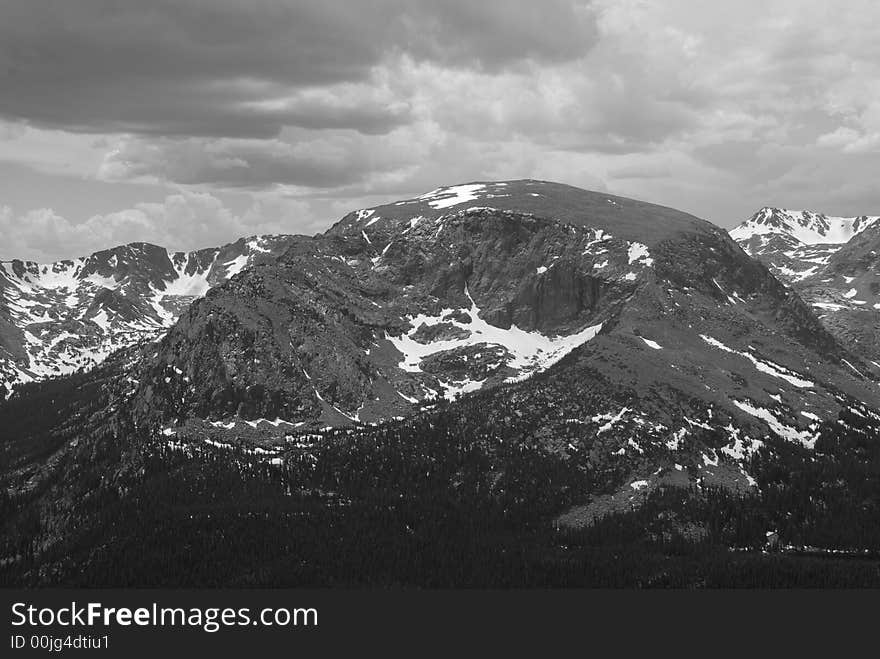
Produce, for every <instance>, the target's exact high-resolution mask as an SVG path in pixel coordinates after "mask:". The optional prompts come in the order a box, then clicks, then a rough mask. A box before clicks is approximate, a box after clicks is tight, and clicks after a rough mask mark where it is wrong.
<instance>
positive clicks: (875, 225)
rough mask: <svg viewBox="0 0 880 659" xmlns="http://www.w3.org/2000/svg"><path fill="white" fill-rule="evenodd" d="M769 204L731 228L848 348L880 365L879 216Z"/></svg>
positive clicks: (872, 364) (879, 367)
mask: <svg viewBox="0 0 880 659" xmlns="http://www.w3.org/2000/svg"><path fill="white" fill-rule="evenodd" d="M877 220H878V218H877V217H872V216H860V217H849V218H845V217H827V216H825V215H821V214H817V213H811V212H809V211H797V212H796V211H785V210H779V209H769V208H765V209H762V210H761V211H759V212H758V213H756V214H755V215H754V216H753V217H752V218H751V219H750V220H748V221H746V222H744V223H743V224H741V225H740V226H739V227H737V228H735V229H733V230H732V231H731V232H730V234H731V236H732V237H733V238H734V239H735V240H736V241H737V242H738V243H739V244H740V245H741V246H742V248H743V249H744V250H745V251H746V252H747V253H749V254H750V255H752V256H754V257H755V258H757V259H759V260H761V261H762V262H764V263H766V264H767V266H768V267H769V268H770V269H771V270H772V271H773V273H774V274H775V275H776V276H777V277H779V279H780V280H782V281H783V282H785V283H787V284H789V285H790V286H792V287H794V288H795V289H796V290H797V291H798V293H799V294H800V295H801V297H802V298H803V299H804V300H805V301H806V302H807V303H808V304H809V305H810V306H811V307H812V308H813V310H814V311H815V313H816V314H817V315H818V316H819V318H820V319H821V321H822V323H823V324H824V325H825V327H826V328H828V330H829V331H831V333H832V334H834V335H835V337H836V338H837V339H838V340H839V341H840V342H841V343H842V344H843V345H845V346H846V347H848V348H849V349H850V350H852V351H854V352H857V353H858V354H860V355H863V356H864V357H866V358H867V361H868V364H869V368H870V369H872V370H873V372H874V374H875V375H876V373H877V372H878V371H877V369H880V366H878V363H880V340H878V339H880V262H878V261H880V256H878V255H880V222H878V221H877Z"/></svg>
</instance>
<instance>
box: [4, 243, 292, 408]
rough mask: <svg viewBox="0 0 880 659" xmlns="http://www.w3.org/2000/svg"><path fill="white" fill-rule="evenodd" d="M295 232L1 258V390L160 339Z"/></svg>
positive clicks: (277, 249) (6, 392)
mask: <svg viewBox="0 0 880 659" xmlns="http://www.w3.org/2000/svg"><path fill="white" fill-rule="evenodd" d="M293 240H294V238H293V237H291V236H254V237H251V238H243V239H241V240H239V241H237V242H235V243H232V244H229V245H225V246H223V247H216V248H209V249H202V250H198V251H194V252H169V251H168V250H166V249H165V248H163V247H158V246H156V245H150V244H147V243H133V244H130V245H123V246H120V247H115V248H113V249H107V250H104V251H101V252H96V253H95V254H92V255H90V256H87V257H82V258H77V259H73V260H67V261H59V262H56V263H47V264H40V263H33V262H30V261H18V260H14V261H4V262H0V398H2V397H5V396H8V395H9V393H11V391H12V389H13V388H14V387H15V385H17V384H19V383H22V382H30V381H34V380H39V379H42V378H45V377H54V376H58V375H63V374H66V373H72V372H74V371H77V370H79V369H82V368H87V367H90V366H93V365H95V364H97V363H100V362H101V361H103V360H104V359H105V358H106V357H107V355H108V354H110V353H111V352H113V351H114V350H117V349H119V348H122V347H126V346H129V345H131V344H133V343H136V342H138V341H141V340H151V339H155V338H158V337H159V336H161V335H162V334H163V333H164V332H165V331H166V330H167V329H168V328H169V327H171V326H172V325H173V324H174V322H175V321H176V320H177V318H178V316H179V315H180V313H181V311H182V310H183V309H185V308H186V307H187V306H188V305H189V304H190V303H191V302H192V301H193V300H194V299H196V298H198V297H201V296H202V295H204V294H205V293H206V292H207V291H208V290H209V289H210V288H211V287H212V286H215V285H217V284H218V283H221V282H224V281H226V280H227V279H229V278H230V277H232V276H233V275H235V274H237V273H239V272H241V270H242V269H244V268H245V267H247V266H249V265H253V264H256V263H260V262H263V261H266V260H270V259H271V258H273V257H274V256H275V255H277V254H279V253H280V252H282V251H283V250H284V249H286V247H287V245H289V244H290V243H291V242H292V241H293Z"/></svg>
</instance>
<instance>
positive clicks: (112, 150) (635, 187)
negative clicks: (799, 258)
mask: <svg viewBox="0 0 880 659" xmlns="http://www.w3.org/2000/svg"><path fill="white" fill-rule="evenodd" d="M50 7H51V8H52V11H51V12H50V11H49V8H50ZM877 19H880V8H878V6H877V5H876V3H873V2H868V1H867V0H851V1H850V2H847V3H846V5H845V7H844V6H842V5H841V4H840V3H836V2H832V1H831V0H738V1H737V2H735V3H734V2H720V3H697V2H694V1H693V0H664V1H663V2H655V1H653V0H591V1H590V2H581V1H577V0H548V1H547V2H534V1H530V2H527V1H525V0H510V1H505V0H494V1H491V0H487V1H486V2H472V1H470V0H446V1H444V2H438V1H436V0H376V1H375V2H370V3H367V2H353V1H352V2H327V1H326V0H324V1H320V0H302V1H296V2H294V1H293V0H254V1H252V2H249V3H243V2H240V1H239V0H212V1H208V0H173V1H172V0H155V1H154V2H149V3H145V2H135V0H119V1H117V2H114V3H107V2H104V1H103V0H67V2H63V3H61V2H53V3H50V2H48V0H27V1H25V0H9V1H7V2H5V3H2V6H0V117H4V118H5V119H6V120H8V122H10V123H0V139H5V140H6V141H5V142H4V143H3V147H4V148H3V152H4V153H3V155H0V158H2V159H4V160H12V161H14V162H15V163H18V164H23V165H27V166H29V167H32V168H34V169H39V170H40V172H64V173H66V174H67V175H78V176H81V177H85V178H89V177H93V178H94V177H97V178H99V179H101V180H102V181H105V182H106V181H112V182H114V184H118V183H120V182H127V183H129V184H131V183H134V184H135V185H131V186H130V187H132V188H134V187H136V185H137V184H140V183H142V182H150V183H151V184H152V185H153V188H152V189H156V188H157V187H159V186H162V185H169V186H172V187H174V186H177V187H181V188H182V189H183V190H188V191H190V192H195V191H200V192H201V193H205V192H208V193H211V194H214V195H216V196H218V198H221V197H223V195H224V194H233V193H231V192H229V191H230V190H235V191H238V194H252V195H255V197H256V196H259V195H265V194H270V193H271V194H273V195H275V196H276V197H278V198H280V197H282V196H283V197H284V198H291V197H296V198H297V199H298V200H299V202H300V203H301V204H302V208H301V209H300V211H299V214H300V215H301V216H302V217H308V218H310V219H309V220H308V221H307V222H306V224H303V225H301V226H309V227H312V228H314V229H318V228H320V227H321V226H322V225H321V222H323V223H325V225H329V223H330V222H332V221H333V220H335V219H336V218H338V217H340V216H341V215H343V214H344V213H345V212H347V211H349V210H351V209H352V208H356V207H358V206H359V205H362V206H365V205H371V204H377V203H380V202H384V201H389V200H395V199H399V198H403V197H409V196H413V195H416V194H419V193H421V192H425V191H427V190H430V189H433V188H435V187H437V186H439V185H444V184H451V183H456V182H461V181H465V180H478V179H490V178H497V179H500V178H526V177H534V178H549V179H554V180H560V181H562V182H566V183H571V184H574V185H580V186H583V187H590V188H594V189H606V188H607V189H608V190H609V191H610V192H614V193H618V194H623V195H628V196H634V197H638V198H642V199H647V200H650V201H655V202H658V203H661V204H665V205H671V206H675V207H679V208H682V209H683V210H687V211H689V212H693V213H695V214H697V215H700V216H702V217H706V218H707V219H710V220H713V221H715V222H718V223H719V224H722V225H724V226H731V225H733V224H735V223H736V222H738V221H741V220H742V219H743V218H745V217H747V216H749V215H751V213H752V212H753V211H754V210H755V209H756V208H759V207H761V206H763V205H765V204H778V205H788V206H794V207H816V208H819V209H822V210H827V211H829V212H840V213H843V212H866V213H877V212H880V191H877V189H876V186H874V185H873V172H876V171H877V167H878V165H880V154H878V149H880V137H878V136H880V101H878V100H877V99H880V42H878V41H877V39H876V36H875V34H874V32H875V30H874V26H875V25H876V21H877ZM23 125H24V126H26V127H27V128H26V130H24V132H22V128H21V126H23ZM53 159H54V160H53ZM0 185H2V182H0ZM102 185H105V184H104V183H102ZM35 187H36V186H35ZM163 194H164V192H163ZM0 196H2V189H0ZM136 201H137V200H132V203H131V204H130V206H131V208H132V209H134V210H136V211H138V212H139V213H141V214H140V215H138V214H137V213H135V214H133V215H128V216H126V218H127V220H126V221H129V222H131V224H124V223H123V225H122V226H127V227H129V229H126V230H125V231H128V232H129V233H136V231H135V228H136V227H139V226H141V225H140V224H138V222H139V219H138V218H142V217H144V216H147V218H148V220H149V221H150V222H152V224H151V225H150V226H154V227H159V229H157V230H159V231H165V233H164V234H160V235H162V236H165V237H167V238H168V239H169V240H171V239H175V237H176V234H177V231H176V230H175V229H174V227H171V226H169V227H168V228H167V229H161V226H162V225H161V223H157V221H156V219H155V217H154V216H152V215H150V213H148V212H147V211H146V210H144V209H139V208H138V204H137V203H136ZM46 203H47V202H45V201H41V200H39V199H37V200H36V201H35V202H34V204H33V205H34V206H41V205H45V204H46ZM189 203H190V204H195V202H192V201H191V202H189ZM163 207H164V204H163ZM62 210H63V209H61V208H60V207H59V211H62ZM89 212H90V213H91V212H93V211H92V210H89ZM163 212H165V211H163ZM214 212H216V214H217V217H216V219H215V220H213V221H214V222H215V224H216V226H218V227H221V228H223V231H226V230H227V229H229V230H230V231H231V230H232V229H233V228H235V227H238V229H239V230H244V227H243V226H242V225H236V224H235V222H232V223H231V224H229V223H228V222H227V220H226V219H224V218H225V216H224V215H223V212H222V211H221V210H220V209H215V211H214ZM62 214H63V213H62ZM104 215H109V213H105V214H104ZM233 216H234V217H237V218H238V220H237V221H239V222H241V221H243V220H242V217H243V213H242V212H241V211H240V209H239V212H238V213H233ZM102 217H103V215H102ZM150 218H152V219H150ZM41 221H44V222H50V219H49V218H48V216H47V217H46V218H43V219H42V220H41ZM119 221H120V222H122V219H120V220H119ZM210 221H211V220H208V219H206V220H205V222H210ZM34 222H36V220H34ZM107 222H110V223H111V224H112V222H111V221H110V220H107ZM76 226H79V225H78V224H77V225H76ZM297 226H300V225H297ZM141 230H143V231H146V229H138V231H141ZM120 235H121V234H120ZM126 235H128V234H126ZM224 235H225V234H224ZM180 238H181V240H183V239H187V240H188V239H189V238H187V237H186V235H185V232H184V230H183V229H181V230H180ZM99 239H100V240H105V239H109V237H108V236H107V235H106V233H104V234H95V235H94V240H95V241H97V240H99ZM157 241H158V239H157ZM96 246H100V245H96Z"/></svg>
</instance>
